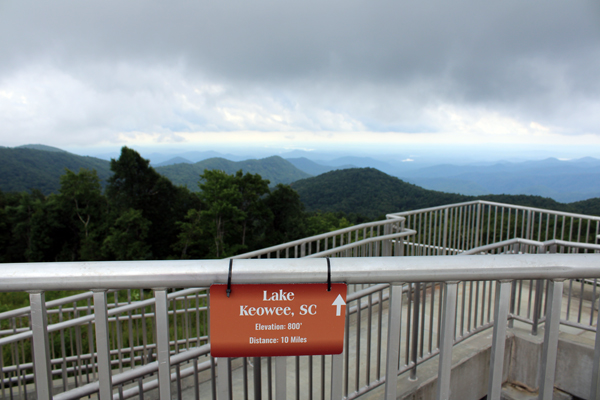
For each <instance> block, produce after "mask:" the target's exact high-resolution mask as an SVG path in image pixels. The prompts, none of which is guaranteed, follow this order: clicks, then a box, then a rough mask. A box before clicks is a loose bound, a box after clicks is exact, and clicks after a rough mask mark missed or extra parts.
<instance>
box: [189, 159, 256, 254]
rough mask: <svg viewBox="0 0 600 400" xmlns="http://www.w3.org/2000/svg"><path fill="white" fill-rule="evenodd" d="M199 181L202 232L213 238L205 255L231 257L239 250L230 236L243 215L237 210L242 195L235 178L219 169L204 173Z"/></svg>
mask: <svg viewBox="0 0 600 400" xmlns="http://www.w3.org/2000/svg"><path fill="white" fill-rule="evenodd" d="M200 178H201V180H200V183H199V184H198V185H199V186H200V190H201V192H200V199H201V200H202V203H203V204H204V209H203V210H202V211H200V216H201V218H202V220H203V221H206V232H207V233H208V234H209V235H210V236H211V237H212V238H213V246H211V247H212V248H211V251H210V253H209V254H210V256H211V257H216V258H221V257H227V256H229V255H231V254H235V252H236V251H237V250H238V249H239V247H240V245H239V244H237V243H236V240H235V239H236V238H235V236H234V233H235V226H236V225H238V224H240V223H241V222H242V221H243V220H244V219H245V218H246V213H245V212H244V211H242V210H240V208H239V207H238V205H239V204H240V202H241V197H242V196H241V193H240V191H239V187H238V184H237V182H236V178H235V177H234V176H233V175H228V174H227V173H225V172H223V171H219V170H204V173H203V174H202V175H200ZM232 236H233V238H231V237H232ZM230 239H233V240H230Z"/></svg>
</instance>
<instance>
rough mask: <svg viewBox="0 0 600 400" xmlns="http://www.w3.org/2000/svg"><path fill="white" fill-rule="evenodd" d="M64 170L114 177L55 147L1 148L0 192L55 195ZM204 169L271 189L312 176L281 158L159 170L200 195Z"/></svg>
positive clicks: (100, 164) (104, 167)
mask: <svg viewBox="0 0 600 400" xmlns="http://www.w3.org/2000/svg"><path fill="white" fill-rule="evenodd" d="M65 168H68V169H70V170H71V171H73V172H79V170H80V169H81V168H85V169H88V170H94V169H95V170H96V171H97V172H98V177H99V178H100V180H101V183H102V185H103V186H104V185H105V184H106V181H107V179H108V178H109V177H110V175H111V174H112V172H111V171H110V162H108V161H105V160H101V159H99V158H95V157H83V156H78V155H76V154H72V153H69V152H66V151H64V150H61V149H58V148H55V147H49V146H43V145H25V146H20V147H15V148H9V147H0V190H1V191H3V192H23V191H29V190H31V189H37V190H40V191H41V192H42V193H43V194H45V195H48V194H50V193H56V192H58V190H59V188H60V176H61V175H63V174H64V173H65ZM205 169H208V170H220V171H224V172H226V173H228V174H230V175H231V174H235V173H236V172H237V171H239V170H240V169H241V170H243V171H244V173H251V174H259V175H260V176H261V177H263V179H268V180H269V181H270V183H271V186H275V185H277V184H279V183H284V184H288V183H290V182H293V181H295V180H298V179H304V178H307V177H309V176H310V175H309V174H307V173H305V172H303V171H301V170H299V169H298V168H296V167H295V166H294V165H292V164H291V163H290V162H289V161H287V160H284V159H283V158H281V157H278V156H273V157H268V158H264V159H261V160H245V161H240V162H234V161H229V160H226V159H224V158H210V159H207V160H203V161H200V162H198V163H195V164H174V165H168V166H164V167H158V168H156V171H157V172H158V173H160V174H161V175H163V176H165V177H166V178H168V179H169V180H170V181H171V182H173V184H175V185H181V186H187V187H188V188H189V189H190V190H191V191H194V192H197V191H198V190H199V189H198V181H199V179H200V174H202V173H204V170H205Z"/></svg>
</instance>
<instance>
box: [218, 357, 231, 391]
mask: <svg viewBox="0 0 600 400" xmlns="http://www.w3.org/2000/svg"><path fill="white" fill-rule="evenodd" d="M217 398H218V399H219V400H230V399H231V398H232V393H231V359H230V358H218V359H217Z"/></svg>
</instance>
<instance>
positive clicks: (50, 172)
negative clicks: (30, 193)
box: [0, 145, 111, 195]
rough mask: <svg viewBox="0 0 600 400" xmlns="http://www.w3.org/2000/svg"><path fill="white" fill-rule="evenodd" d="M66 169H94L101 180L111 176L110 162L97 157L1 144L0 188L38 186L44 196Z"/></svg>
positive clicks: (20, 189) (55, 187) (54, 189)
mask: <svg viewBox="0 0 600 400" xmlns="http://www.w3.org/2000/svg"><path fill="white" fill-rule="evenodd" d="M65 168H68V169H70V170H71V171H73V172H79V169H80V168H86V169H89V170H94V169H95V170H96V172H97V173H98V177H99V178H100V179H101V180H103V181H105V180H106V179H108V177H109V176H110V175H111V171H110V163H109V162H108V161H105V160H101V159H99V158H94V157H82V156H78V155H75V154H71V153H68V152H66V151H64V150H60V149H56V148H54V147H50V146H43V145H26V146H20V147H18V148H8V147H4V148H0V190H2V191H3V192H23V191H26V190H31V189H38V190H40V191H41V192H42V193H44V194H46V195H48V194H50V193H54V192H57V191H58V190H59V188H60V176H61V175H63V174H64V173H65ZM103 183H104V182H103Z"/></svg>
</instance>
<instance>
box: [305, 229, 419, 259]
mask: <svg viewBox="0 0 600 400" xmlns="http://www.w3.org/2000/svg"><path fill="white" fill-rule="evenodd" d="M416 234H417V231H414V230H412V229H405V230H404V231H403V232H400V233H392V234H390V235H381V236H375V237H372V238H368V239H363V240H360V241H358V242H353V243H348V244H345V245H343V246H338V247H334V248H333V249H329V250H325V251H321V252H318V253H314V254H311V255H309V256H306V257H305V258H319V257H325V256H328V255H331V254H335V253H339V252H340V251H346V250H350V249H354V248H357V247H360V246H363V245H365V244H367V243H373V242H380V241H382V240H390V239H398V238H403V237H406V236H412V235H416Z"/></svg>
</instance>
